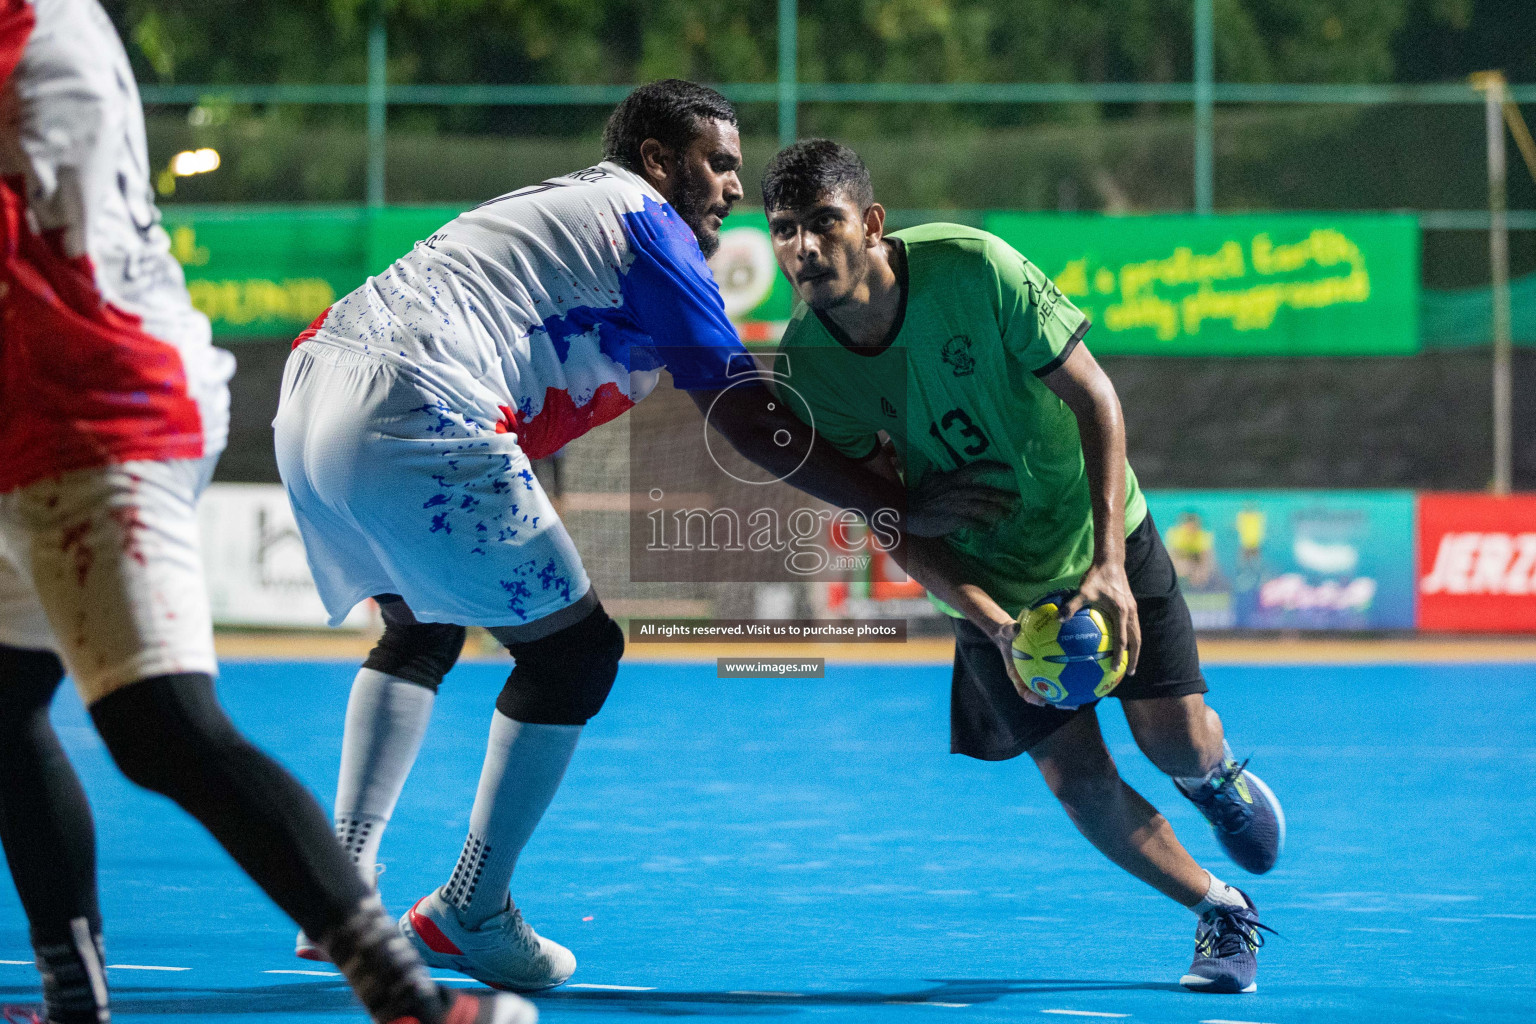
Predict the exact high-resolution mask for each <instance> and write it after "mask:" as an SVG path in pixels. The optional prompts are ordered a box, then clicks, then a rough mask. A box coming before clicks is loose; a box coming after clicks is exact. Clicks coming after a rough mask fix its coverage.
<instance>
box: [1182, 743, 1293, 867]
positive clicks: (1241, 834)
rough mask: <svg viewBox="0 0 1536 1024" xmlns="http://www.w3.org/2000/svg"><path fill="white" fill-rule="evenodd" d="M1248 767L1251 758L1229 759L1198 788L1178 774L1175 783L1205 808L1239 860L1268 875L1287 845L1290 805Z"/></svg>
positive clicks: (1224, 844)
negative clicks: (1283, 804)
mask: <svg viewBox="0 0 1536 1024" xmlns="http://www.w3.org/2000/svg"><path fill="white" fill-rule="evenodd" d="M1247 768H1248V762H1247V761H1244V762H1243V763H1242V764H1238V763H1237V762H1236V761H1231V760H1229V761H1227V762H1226V763H1225V764H1223V765H1222V766H1221V770H1220V771H1218V772H1216V773H1215V774H1213V775H1212V776H1211V777H1210V778H1209V779H1207V780H1205V782H1203V783H1202V784H1200V785H1199V786H1197V787H1195V788H1194V789H1185V788H1184V784H1183V783H1182V782H1180V781H1179V780H1178V779H1174V780H1173V784H1174V785H1175V786H1177V787H1178V790H1179V792H1180V793H1183V794H1184V795H1185V796H1187V797H1188V798H1189V801H1190V803H1192V804H1194V805H1195V806H1196V807H1198V808H1200V813H1201V814H1203V815H1205V820H1206V821H1208V822H1210V823H1211V831H1212V832H1215V833H1216V841H1217V842H1219V843H1221V848H1222V849H1223V850H1226V851H1227V856H1228V857H1231V858H1232V861H1233V863H1235V864H1236V865H1237V866H1238V867H1240V868H1242V869H1243V870H1244V871H1248V872H1252V873H1253V874H1255V875H1262V874H1263V873H1264V872H1266V871H1268V870H1269V869H1270V868H1272V867H1274V866H1275V861H1277V860H1279V859H1280V851H1281V850H1283V849H1284V848H1285V811H1284V810H1283V809H1282V808H1281V807H1280V801H1279V800H1277V799H1275V794H1274V793H1273V792H1271V791H1270V788H1269V787H1268V786H1266V785H1264V780H1263V779H1261V778H1259V777H1258V776H1257V775H1255V774H1253V772H1250V771H1248V770H1247Z"/></svg>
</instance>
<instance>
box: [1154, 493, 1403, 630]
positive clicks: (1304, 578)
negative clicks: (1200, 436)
mask: <svg viewBox="0 0 1536 1024" xmlns="http://www.w3.org/2000/svg"><path fill="white" fill-rule="evenodd" d="M1147 505H1148V507H1149V508H1150V509H1151V511H1152V516H1153V519H1154V520H1156V522H1157V526H1158V529H1159V530H1160V531H1161V533H1162V536H1163V542H1164V544H1165V545H1166V546H1167V548H1168V553H1169V555H1170V556H1171V557H1172V558H1173V564H1174V566H1175V567H1176V568H1177V570H1178V573H1179V585H1180V586H1181V588H1182V589H1183V591H1184V597H1185V600H1187V601H1188V602H1189V607H1190V612H1191V613H1192V614H1193V616H1194V620H1195V627H1196V628H1197V629H1307V630H1311V629H1361V630H1365V629H1412V628H1413V625H1414V573H1413V564H1414V563H1413V550H1414V548H1413V513H1414V498H1413V492H1411V491H1247V492H1244V491H1153V492H1149V493H1148V494H1147Z"/></svg>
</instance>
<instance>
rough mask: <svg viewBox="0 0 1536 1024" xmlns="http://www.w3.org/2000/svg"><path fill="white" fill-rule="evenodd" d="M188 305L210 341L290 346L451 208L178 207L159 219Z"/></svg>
mask: <svg viewBox="0 0 1536 1024" xmlns="http://www.w3.org/2000/svg"><path fill="white" fill-rule="evenodd" d="M163 214H164V224H165V230H166V231H167V232H168V233H169V234H170V236H171V252H172V253H173V254H174V255H175V256H176V258H177V259H178V260H179V261H180V262H181V265H182V269H183V271H184V272H185V273H186V277H187V290H188V291H189V292H190V293H191V295H192V304H193V305H195V306H196V307H197V308H198V309H200V310H202V311H203V312H204V313H205V314H207V316H208V319H209V320H210V321H212V323H213V333H214V336H215V337H274V336H276V337H292V336H294V335H296V334H298V333H299V332H300V331H302V330H303V329H304V328H305V327H307V326H308V325H309V323H310V321H311V320H313V319H314V318H315V317H317V316H319V315H320V314H321V313H322V312H324V310H325V308H326V307H327V306H329V305H330V304H331V303H332V302H335V301H336V300H337V299H338V298H340V297H341V296H343V295H345V294H347V293H348V292H350V291H351V290H352V289H354V288H356V287H357V286H358V285H360V284H362V283H363V278H365V277H367V276H368V275H369V274H372V273H377V272H378V271H380V270H383V269H384V268H385V267H387V266H388V265H389V264H390V262H391V261H393V260H395V259H396V258H398V257H399V256H401V255H402V254H404V253H405V252H407V251H409V250H410V248H411V246H412V245H414V244H416V241H417V240H418V239H421V238H426V237H427V236H428V235H430V234H431V233H432V232H433V231H435V230H437V228H439V227H441V226H442V225H443V224H445V223H447V222H448V221H450V220H452V219H453V218H454V217H456V216H457V215H458V214H459V208H458V207H449V206H443V207H435V206H434V207H395V208H390V209H385V210H377V211H368V210H365V209H361V208H358V207H319V208H309V209H306V208H304V207H244V206H230V207H187V206H183V207H177V206H168V207H166V208H165V209H164V211H163Z"/></svg>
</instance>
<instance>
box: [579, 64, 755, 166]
mask: <svg viewBox="0 0 1536 1024" xmlns="http://www.w3.org/2000/svg"><path fill="white" fill-rule="evenodd" d="M701 121H725V122H727V123H728V124H735V123H736V111H735V109H733V108H732V107H731V104H730V102H729V101H728V100H727V99H726V98H725V97H724V96H721V95H720V94H719V93H717V92H715V90H713V89H711V88H709V87H708V86H706V85H699V84H697V83H695V82H685V81H683V80H682V79H681V78H665V79H662V80H661V81H660V82H652V83H650V84H649V85H642V86H640V87H639V88H638V89H636V90H635V91H634V92H632V93H630V94H629V95H628V96H626V97H624V102H622V103H620V104H619V105H618V106H617V107H615V108H614V110H613V114H612V115H610V116H609V118H608V124H607V125H606V126H605V127H604V128H603V159H604V160H612V161H613V162H614V163H617V164H620V165H622V166H624V167H627V168H629V169H630V170H632V171H638V170H639V169H640V167H641V160H640V144H641V143H643V142H644V141H645V140H646V139H655V140H656V141H657V142H659V143H661V144H662V145H663V146H666V147H667V148H668V149H670V150H672V151H673V152H675V153H680V152H682V151H683V150H685V149H687V148H688V146H689V144H690V143H692V142H693V140H694V139H696V138H698V136H699V130H700V125H699V122H701Z"/></svg>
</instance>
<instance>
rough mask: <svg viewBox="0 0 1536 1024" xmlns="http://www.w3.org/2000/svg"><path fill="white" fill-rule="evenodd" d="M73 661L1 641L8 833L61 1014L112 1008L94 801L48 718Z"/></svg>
mask: <svg viewBox="0 0 1536 1024" xmlns="http://www.w3.org/2000/svg"><path fill="white" fill-rule="evenodd" d="M63 678H64V666H63V665H62V664H61V663H60V661H59V659H58V657H57V656H55V655H54V654H52V653H50V652H48V651H24V650H20V649H18V648H14V647H5V646H0V841H3V842H4V844H5V857H6V860H7V861H8V862H9V864H10V869H11V877H12V878H13V879H14V880H15V882H16V892H17V895H19V896H20V897H21V905H22V907H23V908H25V910H26V913H27V921H28V922H29V923H30V924H31V927H32V945H33V948H34V950H35V951H36V953H37V960H38V969H39V970H40V971H41V972H42V974H43V995H44V1003H45V1007H46V1010H47V1013H48V1017H49V1019H50V1021H53V1022H56V1024H98V1022H102V1021H106V1020H108V1019H110V1018H109V1014H108V1012H107V992H106V982H105V975H104V973H103V971H102V962H101V947H100V941H101V912H100V910H99V909H98V906H97V899H96V834H95V830H94V827H93V826H92V823H91V808H90V805H89V804H88V803H87V802H86V799H85V791H84V790H82V789H81V788H80V780H79V778H78V777H77V776H76V775H75V771H74V768H73V767H71V766H70V763H69V760H68V759H67V758H66V757H65V756H64V749H63V748H62V747H61V746H60V745H59V738H58V736H57V735H56V734H55V733H54V731H53V725H52V724H51V723H50V722H49V721H48V706H49V704H50V703H52V701H53V694H54V691H56V690H57V689H58V686H59V681H60V680H62V679H63Z"/></svg>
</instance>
